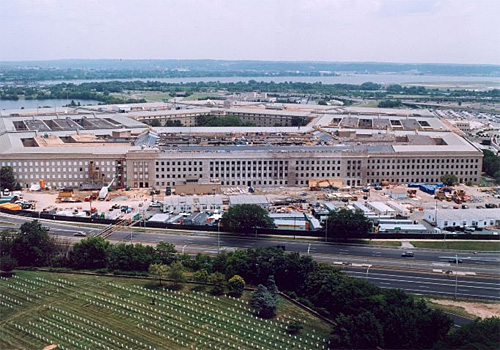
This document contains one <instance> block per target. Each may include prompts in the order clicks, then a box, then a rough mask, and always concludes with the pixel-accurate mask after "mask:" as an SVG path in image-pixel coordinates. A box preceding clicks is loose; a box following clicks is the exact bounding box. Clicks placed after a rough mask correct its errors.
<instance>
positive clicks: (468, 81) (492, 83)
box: [40, 74, 500, 89]
mask: <svg viewBox="0 0 500 350" xmlns="http://www.w3.org/2000/svg"><path fill="white" fill-rule="evenodd" d="M114 80H115V81H136V80H139V81H161V82H164V83H191V82H208V81H220V82H221V83H235V82H240V81H242V82H247V81H249V80H256V81H264V82H271V81H274V82H276V83H281V82H285V81H291V82H304V83H315V82H321V83H323V84H362V83H365V82H368V81H371V82H374V83H379V84H420V85H425V84H431V85H434V84H450V85H460V84H462V85H482V88H483V89H484V88H490V89H491V88H499V87H500V77H489V76H488V77H483V76H456V75H411V74H341V75H338V76H323V77H269V76H264V77H203V78H156V79H114ZM103 81H110V80H109V79H95V80H53V81H44V82H40V84H42V85H53V84H59V83H70V82H71V83H74V84H80V83H84V82H87V83H88V82H103Z"/></svg>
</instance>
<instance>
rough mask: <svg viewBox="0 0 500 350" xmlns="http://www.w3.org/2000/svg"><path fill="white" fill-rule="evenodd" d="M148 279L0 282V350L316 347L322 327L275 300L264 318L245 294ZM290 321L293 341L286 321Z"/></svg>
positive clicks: (25, 275)
mask: <svg viewBox="0 0 500 350" xmlns="http://www.w3.org/2000/svg"><path fill="white" fill-rule="evenodd" d="M190 288H192V286H191V285H185V286H184V287H183V288H181V289H180V290H177V291H173V290H171V289H168V288H165V287H164V286H163V287H158V285H157V283H153V282H152V281H150V280H142V279H126V278H113V277H103V276H82V275H71V274H59V273H47V272H45V273H43V272H32V271H19V272H17V273H16V275H15V277H10V278H5V277H2V278H1V279H0V314H1V315H2V317H1V319H0V349H42V348H44V347H45V346H48V345H52V344H57V345H58V348H57V349H83V350H90V349H104V350H108V349H151V350H153V349H157V350H161V349H184V348H186V349H200V348H203V349H209V348H212V349H230V348H231V349H280V348H282V349H286V348H288V349H311V350H312V349H323V348H324V347H325V343H324V340H323V339H327V337H328V335H329V329H330V327H329V325H328V324H327V323H325V322H323V321H321V320H319V319H318V318H316V317H314V316H313V315H311V314H309V313H307V312H305V311H303V310H302V309H300V308H298V307H297V306H296V305H294V304H292V303H290V302H288V301H286V300H284V299H283V300H281V303H280V307H279V310H278V315H277V316H276V317H275V318H274V319H272V320H263V319H260V318H256V317H255V316H253V314H252V311H251V309H250V306H249V305H248V298H249V295H248V294H245V295H244V296H243V297H242V298H241V299H234V298H229V297H225V296H221V297H214V296H211V295H208V294H206V293H203V292H195V291H192V290H191V289H190ZM294 319H298V320H300V321H301V322H302V324H303V325H304V329H303V330H302V331H301V332H300V333H299V334H298V335H296V336H293V335H289V334H288V333H287V332H286V324H287V323H288V322H290V321H291V320H294Z"/></svg>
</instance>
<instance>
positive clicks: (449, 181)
mask: <svg viewBox="0 0 500 350" xmlns="http://www.w3.org/2000/svg"><path fill="white" fill-rule="evenodd" d="M440 180H441V182H442V183H443V184H445V185H446V186H453V185H454V184H456V183H457V182H458V178H457V177H456V176H455V175H453V174H444V175H441V178H440Z"/></svg>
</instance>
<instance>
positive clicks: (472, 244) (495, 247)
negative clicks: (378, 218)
mask: <svg viewBox="0 0 500 350" xmlns="http://www.w3.org/2000/svg"><path fill="white" fill-rule="evenodd" d="M411 244H413V246H415V247H417V248H431V249H432V248H434V249H457V250H477V251H496V252H497V251H500V242H498V241H497V242H477V241H467V242H463V241H461V242H453V241H447V242H441V241H440V242H435V241H434V242H421V241H412V242H411Z"/></svg>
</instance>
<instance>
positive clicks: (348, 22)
mask: <svg viewBox="0 0 500 350" xmlns="http://www.w3.org/2000/svg"><path fill="white" fill-rule="evenodd" d="M499 22H500V0H0V60H37V59H61V58H146V59H148V58H152V59H154V58H157V59H161V58H179V59H192V58H213V59H238V60H239V59H252V60H311V61H382V62H438V63H493V64H500V24H499Z"/></svg>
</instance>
